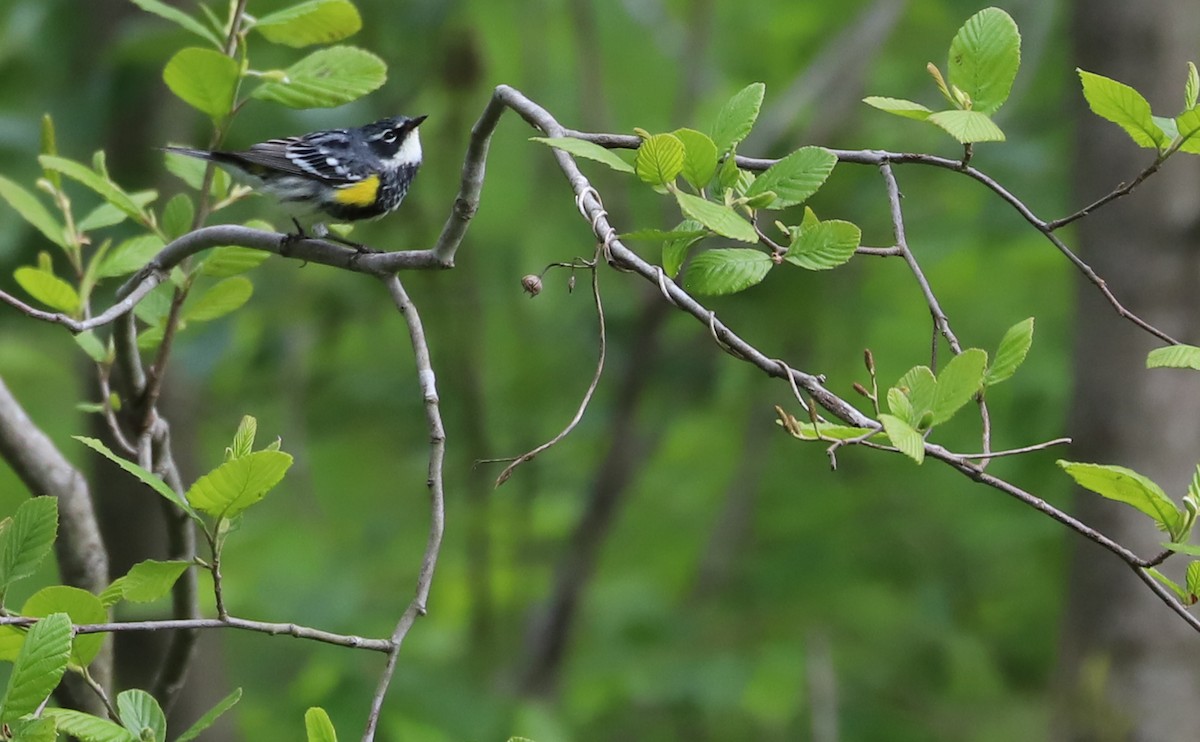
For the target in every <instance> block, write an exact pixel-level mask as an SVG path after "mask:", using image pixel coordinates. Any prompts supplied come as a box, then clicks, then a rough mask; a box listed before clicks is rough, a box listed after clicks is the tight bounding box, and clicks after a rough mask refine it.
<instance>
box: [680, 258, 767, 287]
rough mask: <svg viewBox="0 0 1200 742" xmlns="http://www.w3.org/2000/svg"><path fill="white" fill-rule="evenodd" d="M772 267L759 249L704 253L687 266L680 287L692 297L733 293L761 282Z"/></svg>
mask: <svg viewBox="0 0 1200 742" xmlns="http://www.w3.org/2000/svg"><path fill="white" fill-rule="evenodd" d="M774 265H775V264H774V263H773V262H771V258H770V256H768V255H767V254H766V253H764V252H762V251H761V250H751V249H748V248H722V249H719V250H705V251H704V252H702V253H700V254H699V255H697V256H696V257H695V258H693V259H692V262H691V263H690V264H689V265H688V269H687V274H686V275H685V276H684V279H683V286H684V288H686V289H687V290H688V291H690V292H692V293H694V294H703V295H707V296H717V295H720V294H733V293H736V292H738V291H742V290H744V289H748V288H750V287H751V286H753V285H754V284H756V283H758V282H760V281H762V280H763V279H764V278H766V277H767V273H769V272H770V271H771V268H772V267H774Z"/></svg>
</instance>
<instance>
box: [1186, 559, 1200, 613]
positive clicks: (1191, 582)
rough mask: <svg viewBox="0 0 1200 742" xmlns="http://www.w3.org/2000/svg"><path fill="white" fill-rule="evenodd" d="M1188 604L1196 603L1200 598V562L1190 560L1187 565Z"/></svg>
mask: <svg viewBox="0 0 1200 742" xmlns="http://www.w3.org/2000/svg"><path fill="white" fill-rule="evenodd" d="M1185 584H1186V585H1187V592H1188V601H1187V605H1194V604H1195V603H1196V601H1197V600H1198V599H1200V562H1195V561H1193V562H1189V563H1188V566H1187V582H1186V583H1185Z"/></svg>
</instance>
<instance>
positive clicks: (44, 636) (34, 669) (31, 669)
mask: <svg viewBox="0 0 1200 742" xmlns="http://www.w3.org/2000/svg"><path fill="white" fill-rule="evenodd" d="M70 655H71V619H70V618H69V617H68V616H67V615H66V614H65V613H55V614H54V615H51V616H47V617H46V618H44V619H42V620H41V621H38V622H37V623H35V624H34V625H33V626H32V627H30V629H29V632H28V633H27V634H26V635H25V643H24V644H22V645H21V651H20V653H18V654H17V659H16V662H15V663H14V664H13V670H12V675H10V676H9V678H8V689H7V690H6V691H5V692H4V701H3V703H2V704H0V723H5V724H8V723H11V722H12V721H14V720H16V719H19V718H21V717H22V716H24V715H25V714H31V713H33V712H34V711H35V710H36V709H37V707H38V706H40V705H41V704H42V701H44V700H46V697H47V696H49V695H50V692H51V691H53V690H54V689H55V687H57V686H58V681H59V680H61V679H62V676H63V673H64V672H65V671H66V669H67V660H68V658H69V657H70Z"/></svg>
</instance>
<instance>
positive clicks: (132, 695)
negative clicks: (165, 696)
mask: <svg viewBox="0 0 1200 742" xmlns="http://www.w3.org/2000/svg"><path fill="white" fill-rule="evenodd" d="M117 716H119V717H120V719H121V724H122V725H124V727H125V728H126V729H128V730H129V733H130V734H132V735H133V736H134V738H136V739H138V740H139V741H144V742H151V741H153V742H166V739H167V717H166V715H165V714H163V710H162V707H161V706H159V705H158V701H156V700H154V696H152V695H150V694H149V693H147V692H146V691H144V690H140V689H138V688H132V689H130V690H126V691H122V692H120V693H118V694H117Z"/></svg>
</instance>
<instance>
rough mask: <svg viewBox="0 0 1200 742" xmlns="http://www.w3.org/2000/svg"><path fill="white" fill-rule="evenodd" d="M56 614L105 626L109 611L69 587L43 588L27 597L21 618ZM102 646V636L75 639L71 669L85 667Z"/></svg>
mask: <svg viewBox="0 0 1200 742" xmlns="http://www.w3.org/2000/svg"><path fill="white" fill-rule="evenodd" d="M55 613H65V614H67V615H68V616H70V617H71V621H72V622H74V623H77V624H93V623H104V622H105V621H107V620H108V611H107V610H106V609H105V607H104V604H103V603H101V602H100V598H98V597H96V596H95V595H92V594H91V593H89V592H88V591H87V590H81V589H80V588H77V587H71V586H70V585H51V586H50V587H44V588H42V589H41V590H38V591H37V592H36V593H34V594H33V595H31V596H29V599H28V600H26V601H25V605H23V606H21V615H22V616H35V617H41V616H49V615H51V614H55ZM26 641H28V638H27V639H26ZM103 644H104V635H103V634H80V635H79V636H76V637H75V641H74V642H72V644H71V653H70V664H71V666H72V667H74V668H76V669H79V668H83V667H87V666H88V665H89V664H91V662H92V660H94V659H96V655H98V654H99V653H100V648H101V647H102V646H103Z"/></svg>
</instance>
